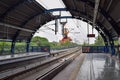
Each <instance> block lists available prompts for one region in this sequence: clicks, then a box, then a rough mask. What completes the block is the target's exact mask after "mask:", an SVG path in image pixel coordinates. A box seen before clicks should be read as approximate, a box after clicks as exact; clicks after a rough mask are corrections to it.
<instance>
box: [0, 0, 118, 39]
mask: <svg viewBox="0 0 120 80" xmlns="http://www.w3.org/2000/svg"><path fill="white" fill-rule="evenodd" d="M62 1H63V3H64V4H65V6H66V8H65V10H67V11H69V12H70V13H71V15H72V17H73V18H76V19H82V20H83V21H86V22H89V23H90V24H92V25H95V28H96V29H97V30H98V31H99V33H101V31H100V30H102V34H101V35H102V36H103V38H104V37H105V36H108V37H109V38H112V39H114V38H116V37H117V36H118V35H120V31H119V29H120V15H119V13H120V10H119V8H120V0H62ZM97 1H98V2H97ZM58 10H59V9H58ZM46 11H48V10H46V9H45V8H44V7H43V6H41V5H40V4H39V3H38V2H37V1H36V0H0V39H10V40H12V41H16V40H30V39H31V38H32V36H33V34H34V33H35V32H36V31H37V29H38V28H40V27H41V25H43V24H46V22H49V21H51V20H54V19H55V16H53V15H52V14H51V13H49V12H46ZM53 11H54V10H53Z"/></svg>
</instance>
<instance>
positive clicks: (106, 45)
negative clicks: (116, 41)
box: [104, 42, 109, 53]
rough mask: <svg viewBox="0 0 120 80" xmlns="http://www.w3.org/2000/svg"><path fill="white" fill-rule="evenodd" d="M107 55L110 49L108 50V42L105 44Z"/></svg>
mask: <svg viewBox="0 0 120 80" xmlns="http://www.w3.org/2000/svg"><path fill="white" fill-rule="evenodd" d="M104 51H105V53H108V52H109V48H108V42H105V49H104Z"/></svg>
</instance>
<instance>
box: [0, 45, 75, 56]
mask: <svg viewBox="0 0 120 80" xmlns="http://www.w3.org/2000/svg"><path fill="white" fill-rule="evenodd" d="M73 47H76V46H68V47H60V48H50V46H30V47H29V50H28V52H50V51H51V50H61V49H67V48H73ZM26 52H27V50H26V46H15V49H14V54H21V53H26ZM7 54H11V47H10V46H4V47H3V48H2V49H0V55H7Z"/></svg>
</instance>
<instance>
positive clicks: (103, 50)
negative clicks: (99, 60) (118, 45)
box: [82, 46, 111, 53]
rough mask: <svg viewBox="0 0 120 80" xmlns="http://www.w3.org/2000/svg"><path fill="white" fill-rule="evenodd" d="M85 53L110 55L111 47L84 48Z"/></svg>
mask: <svg viewBox="0 0 120 80" xmlns="http://www.w3.org/2000/svg"><path fill="white" fill-rule="evenodd" d="M82 52H83V53H106V52H107V53H109V52H111V51H110V46H109V47H108V48H106V47H105V46H82Z"/></svg>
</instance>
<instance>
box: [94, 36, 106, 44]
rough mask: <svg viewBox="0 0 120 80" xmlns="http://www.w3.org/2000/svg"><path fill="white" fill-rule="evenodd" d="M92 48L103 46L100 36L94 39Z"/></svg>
mask: <svg viewBox="0 0 120 80" xmlns="http://www.w3.org/2000/svg"><path fill="white" fill-rule="evenodd" d="M94 46H104V41H103V39H102V37H101V36H100V35H98V37H96V40H95V44H94Z"/></svg>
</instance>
